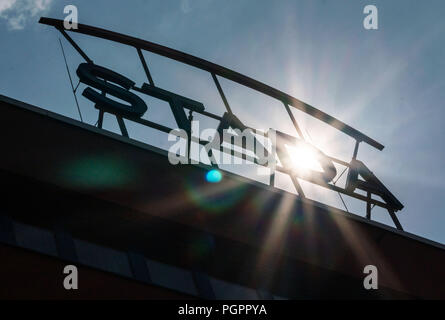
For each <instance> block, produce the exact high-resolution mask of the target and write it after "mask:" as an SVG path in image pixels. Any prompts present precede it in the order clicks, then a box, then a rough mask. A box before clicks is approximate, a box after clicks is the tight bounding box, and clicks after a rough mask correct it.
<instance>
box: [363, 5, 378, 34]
mask: <svg viewBox="0 0 445 320" xmlns="http://www.w3.org/2000/svg"><path fill="white" fill-rule="evenodd" d="M363 13H364V14H368V15H367V16H366V17H365V19H363V27H365V29H366V30H370V29H374V30H377V29H378V28H379V21H378V12H377V7H376V6H374V5H367V6H366V7H365V8H364V9H363Z"/></svg>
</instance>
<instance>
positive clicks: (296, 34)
mask: <svg viewBox="0 0 445 320" xmlns="http://www.w3.org/2000/svg"><path fill="white" fill-rule="evenodd" d="M68 4H74V5H76V6H77V8H78V10H79V22H80V23H84V24H90V25H94V26H97V27H102V28H105V29H109V30H113V31H117V32H120V33H124V34H130V35H133V36H135V37H139V38H142V39H146V40H149V41H153V42H156V43H160V44H163V45H166V46H169V47H172V48H175V49H178V50H181V51H184V52H187V53H190V54H193V55H196V56H199V57H201V58H204V59H206V60H210V61H212V62H215V63H218V64H220V65H223V66H226V67H228V68H231V69H233V70H237V71H239V72H241V73H243V74H246V75H248V76H250V77H253V78H255V79H257V80H260V81H262V82H264V83H266V84H269V85H271V86H273V87H275V88H278V89H280V90H282V91H284V92H286V93H289V94H291V95H292V96H294V97H296V98H299V99H301V100H303V101H305V102H307V103H309V104H311V105H313V106H315V107H317V108H319V109H321V110H323V111H325V112H327V113H329V114H331V115H333V116H335V117H337V118H339V119H340V120H342V121H344V122H346V123H348V124H350V125H352V126H353V127H355V128H357V129H359V130H360V131H362V132H364V133H365V134H367V135H369V136H370V137H372V138H374V139H376V140H377V141H379V142H381V143H382V144H384V145H385V149H384V150H383V151H382V152H379V151H377V150H375V149H373V148H372V147H369V146H365V145H363V146H361V149H360V152H359V159H361V160H363V161H364V162H365V163H366V164H367V165H368V166H369V167H370V168H371V170H373V172H374V173H375V174H376V175H377V176H378V177H379V178H380V179H381V180H382V181H383V182H384V183H385V184H386V185H387V186H388V187H389V188H390V190H392V191H393V192H394V193H395V195H396V196H397V197H398V198H399V199H400V200H401V202H402V203H404V205H405V209H404V210H403V211H402V212H401V213H400V215H399V218H400V221H401V223H402V225H403V226H404V228H405V230H407V231H409V232H411V233H414V234H417V235H420V236H423V237H426V238H428V239H431V240H435V241H438V242H441V243H445V232H443V230H444V228H445V214H444V213H445V202H444V201H443V196H444V195H445V173H444V170H443V167H444V165H443V164H444V163H445V143H444V142H443V140H442V139H444V138H445V129H444V126H443V125H442V121H443V120H444V119H445V109H444V108H443V101H444V100H445V90H444V89H445V87H444V86H445V82H444V78H443V75H444V74H445V61H444V59H443V57H444V56H445V35H444V32H443V30H445V20H444V19H443V11H444V10H445V2H443V1H441V0H437V1H435V0H428V1H424V2H420V1H411V0H403V1H402V0H397V1H396V0H393V1H371V0H365V1H359V0H357V1H350V0H347V1H346V0H335V1H334V0H299V1H296V0H294V1H258V0H257V1H254V0H241V1H235V0H228V1H216V0H182V1H154V0H150V1H143V0H133V1H126V2H123V1H114V0H111V1H110V0H107V1H105V0H103V1H102V0H100V1H86V0H84V1H55V0H52V1H51V0H16V1H14V0H0V40H1V41H0V42H1V50H0V61H1V62H0V72H1V77H0V94H3V95H6V96H10V97H12V98H15V99H18V100H22V101H25V102H28V103H31V104H34V105H37V106H40V107H44V108H47V109H49V110H51V111H54V112H58V113H61V114H64V115H67V116H70V117H73V118H76V119H77V118H78V115H77V110H76V108H75V105H74V102H73V98H72V93H71V91H70V85H69V82H68V80H67V75H66V70H65V66H64V62H63V58H62V55H61V52H60V47H59V43H58V38H59V34H58V33H57V32H56V31H55V30H54V29H53V28H50V27H48V26H44V25H40V24H38V23H37V22H38V19H39V17H40V16H48V17H53V18H60V19H62V18H63V17H64V14H63V8H64V6H65V5H68ZM368 4H374V5H376V6H377V8H378V13H379V29H378V30H372V31H370V30H365V29H364V28H363V24H362V22H363V18H364V16H365V15H364V14H363V8H364V7H365V6H366V5H368ZM73 38H74V39H75V40H76V41H77V42H78V43H79V44H80V45H81V47H82V48H83V49H84V50H85V51H86V52H87V53H88V55H90V56H91V58H92V59H93V60H94V61H95V62H96V63H98V64H100V65H103V66H106V67H110V68H112V69H113V70H115V71H117V72H120V73H122V74H123V75H126V76H128V77H129V78H131V79H133V80H134V81H135V82H136V83H137V84H138V85H141V84H142V82H144V81H145V82H146V80H145V77H144V74H143V73H142V70H141V68H140V65H139V61H138V60H137V55H136V52H135V50H134V49H133V48H126V47H123V48H122V47H120V46H117V45H116V44H113V43H110V42H107V41H104V40H101V41H93V39H92V38H89V37H86V36H79V35H73ZM64 46H65V51H66V53H67V59H68V62H69V66H70V70H71V72H72V74H73V75H74V73H75V69H76V67H77V65H78V64H79V63H80V62H82V60H81V58H80V57H79V56H78V54H77V53H76V52H75V51H74V50H72V48H71V47H70V46H69V45H68V44H67V43H66V42H64ZM146 58H147V59H148V61H149V65H150V69H151V71H152V74H153V78H154V80H155V83H156V84H157V85H158V86H160V87H162V88H165V89H168V90H171V91H175V92H178V93H181V94H183V95H185V96H188V97H190V98H193V99H196V100H199V101H202V102H203V103H204V104H205V106H206V108H207V109H208V110H209V111H212V112H214V113H217V114H222V112H224V108H223V105H222V103H221V102H220V99H219V97H218V94H217V92H216V90H215V88H214V85H213V83H212V82H211V78H210V77H209V76H208V74H206V73H203V72H201V71H198V70H195V69H193V68H190V67H187V66H183V65H181V64H178V63H171V62H170V61H169V60H167V59H164V58H161V57H158V56H155V55H152V54H146ZM74 78H75V79H76V80H77V77H76V76H75V75H74ZM76 83H77V81H76ZM222 85H223V87H224V88H225V90H227V92H226V94H227V96H228V99H229V102H230V103H231V105H232V108H233V109H234V112H235V114H237V115H238V116H239V117H240V118H241V119H242V120H243V121H245V123H246V124H248V125H251V126H255V127H259V128H269V127H274V128H277V129H280V130H282V131H285V132H289V133H291V134H292V133H293V132H292V126H291V123H290V121H289V119H288V118H287V116H286V113H285V111H284V110H283V109H282V107H280V106H279V104H277V103H276V102H273V101H269V100H267V99H264V97H262V98H261V99H263V100H261V99H260V98H259V97H257V96H256V95H255V94H253V93H251V92H246V91H243V90H242V88H239V87H238V86H236V85H233V84H232V83H229V82H228V81H222ZM144 99H147V100H146V101H147V102H148V105H149V110H148V111H147V118H149V119H151V120H154V121H163V122H164V123H166V124H167V125H170V126H174V122H173V120H172V117H171V115H169V113H168V109H167V108H165V106H163V105H162V103H160V102H159V101H154V100H150V99H149V98H144ZM79 102H80V107H81V110H82V113H83V115H84V118H85V121H86V122H88V123H91V124H94V123H95V121H96V119H97V112H96V110H95V109H94V108H93V107H92V104H91V103H90V102H88V101H87V100H86V99H84V98H83V97H79ZM259 110H260V111H259ZM164 111H166V112H164ZM295 115H296V116H297V118H298V119H299V120H301V121H302V122H303V124H304V125H303V127H304V128H305V132H310V136H311V138H312V139H313V142H314V144H315V145H317V146H318V147H320V148H321V149H322V150H324V151H326V149H328V150H327V151H329V153H330V152H332V153H335V152H338V156H339V157H342V158H343V159H345V160H348V159H347V157H350V152H352V151H351V148H352V145H353V143H352V141H351V139H348V138H347V137H340V136H341V134H340V135H339V134H337V133H335V132H333V131H330V129H329V128H325V127H323V126H322V125H320V124H319V123H315V122H312V121H311V120H310V119H307V118H305V117H304V116H303V115H301V114H299V113H298V112H296V113H295ZM105 127H108V128H109V129H110V130H116V126H115V124H114V121H113V119H111V118H109V119H107V118H106V121H105ZM130 130H133V131H134V132H135V133H134V135H135V136H140V137H141V139H142V140H144V139H145V141H147V142H150V143H151V142H153V141H150V140H148V139H147V135H146V133H145V132H142V131H141V130H142V129H141V128H136V127H131V128H130ZM130 134H132V132H131V131H130ZM334 138H335V139H337V138H338V140H339V141H341V142H339V141H336V142H335V143H334V142H333V141H334ZM156 139H158V140H157V141H155V142H154V144H155V145H156V143H158V144H162V141H161V139H162V138H160V137H156ZM341 139H344V140H341ZM348 152H349V153H348ZM333 155H335V154H333ZM337 200H338V199H337ZM351 207H352V208H355V206H354V205H353V204H352V205H351ZM374 217H375V219H376V220H378V221H382V222H384V223H388V224H391V222H390V220H388V218H387V215H386V214H385V213H384V212H383V211H382V212H379V211H376V213H375V215H374Z"/></svg>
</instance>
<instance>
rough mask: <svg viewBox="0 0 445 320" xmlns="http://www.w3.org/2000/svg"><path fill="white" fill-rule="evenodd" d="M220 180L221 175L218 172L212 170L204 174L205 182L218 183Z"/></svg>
mask: <svg viewBox="0 0 445 320" xmlns="http://www.w3.org/2000/svg"><path fill="white" fill-rule="evenodd" d="M221 179H222V173H221V171H219V170H216V169H212V170H210V171H209V172H207V174H206V180H207V182H210V183H218V182H220V181H221Z"/></svg>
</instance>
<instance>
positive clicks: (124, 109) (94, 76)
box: [76, 63, 147, 117]
mask: <svg viewBox="0 0 445 320" xmlns="http://www.w3.org/2000/svg"><path fill="white" fill-rule="evenodd" d="M76 73H77V76H78V77H79V79H80V81H81V82H83V83H85V84H86V85H89V86H92V87H94V88H96V89H98V90H101V91H103V92H105V93H108V94H110V95H112V96H114V97H116V98H119V99H121V100H124V101H126V102H128V103H129V105H126V104H123V103H120V102H117V101H115V100H113V99H110V98H108V97H106V96H105V95H104V94H101V93H99V92H97V91H95V90H93V89H91V88H90V87H88V88H86V89H85V90H84V91H83V92H82V95H83V96H84V97H85V98H87V99H88V100H91V101H92V102H94V103H96V108H97V107H100V108H103V109H105V111H108V112H111V113H118V114H121V115H126V116H133V117H135V116H136V117H142V116H143V115H144V113H145V111H147V105H146V104H145V102H144V101H143V100H142V99H141V98H139V97H138V96H137V95H135V94H134V93H132V92H130V91H129V90H130V88H132V87H133V86H134V82H133V81H131V80H130V79H128V78H126V77H124V76H123V75H121V74H119V73H117V72H114V71H112V70H110V69H107V68H104V67H101V66H98V65H95V64H93V63H81V64H80V65H79V67H78V68H77V71H76ZM99 78H102V79H104V80H102V79H99ZM113 83H115V84H117V85H119V86H120V87H119V86H117V85H115V84H113Z"/></svg>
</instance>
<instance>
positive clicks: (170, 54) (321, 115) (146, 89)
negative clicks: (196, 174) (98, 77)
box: [39, 17, 403, 230]
mask: <svg viewBox="0 0 445 320" xmlns="http://www.w3.org/2000/svg"><path fill="white" fill-rule="evenodd" d="M39 22H40V23H42V24H46V25H49V26H53V27H55V28H56V29H57V30H58V31H59V32H60V33H61V34H62V35H63V36H64V37H65V38H66V40H67V41H68V42H69V43H70V44H71V45H72V46H73V48H74V49H75V50H76V51H77V52H78V53H79V54H80V55H81V56H82V57H83V59H84V60H85V61H86V63H87V64H88V65H89V66H96V65H95V64H94V62H93V60H92V59H90V57H89V56H88V55H87V54H86V53H85V52H84V51H83V50H82V49H81V48H80V47H79V46H78V45H77V44H76V43H75V42H74V40H73V39H72V38H71V37H70V36H69V35H68V34H67V33H66V30H65V29H64V26H63V20H58V19H52V18H44V17H42V18H40V21H39ZM67 31H70V32H75V33H80V34H85V35H89V36H93V37H97V38H102V39H106V40H110V41H113V42H117V43H121V44H123V45H127V46H131V47H134V48H135V49H136V52H137V54H138V57H139V59H140V61H141V64H142V68H143V70H144V72H145V74H146V76H147V80H148V82H149V83H148V84H147V83H144V84H143V85H142V86H141V87H137V86H135V85H134V83H132V84H131V83H130V84H128V88H126V89H127V90H129V89H133V90H135V91H136V92H140V93H144V94H147V95H150V96H153V97H156V98H159V99H162V100H165V101H167V102H168V103H169V104H170V106H171V108H172V111H173V113H174V115H175V119H176V121H177V122H178V125H180V126H181V124H180V122H182V124H183V126H184V127H187V126H189V124H188V123H189V122H190V123H191V121H192V119H193V112H197V113H199V114H202V115H204V116H207V117H210V118H212V119H215V120H218V121H219V122H220V124H222V123H224V122H225V121H226V122H227V119H230V120H232V121H238V122H239V123H241V122H240V121H239V120H238V118H236V117H235V116H234V114H233V113H232V109H231V108H230V105H229V102H228V101H227V98H226V96H225V94H224V91H223V89H222V87H221V85H220V83H219V80H218V77H223V78H225V79H228V80H231V81H233V82H236V83H238V84H240V85H242V86H245V87H248V88H250V89H253V90H255V91H257V92H260V93H263V94H265V95H267V96H269V97H271V98H274V99H276V100H278V101H280V102H282V103H283V106H284V108H285V109H286V111H287V113H288V115H289V117H290V119H291V121H292V123H293V125H294V127H295V129H296V131H297V133H298V135H299V137H300V138H301V139H302V140H304V136H303V134H302V131H301V129H300V127H299V125H298V123H297V121H296V119H295V117H294V116H293V114H292V111H291V109H290V107H293V108H296V109H298V110H300V111H302V112H304V113H306V114H308V115H309V116H311V117H313V118H316V119H318V120H320V121H322V122H324V123H326V124H328V125H329V126H331V127H334V128H336V129H337V130H339V131H341V132H343V133H344V134H346V135H348V136H349V137H351V138H353V139H354V140H355V147H354V151H353V155H352V160H351V162H350V163H348V162H345V161H342V160H340V159H336V158H333V157H330V156H328V155H324V154H323V156H324V157H325V158H326V159H327V161H330V162H331V163H333V162H335V163H337V164H340V165H342V166H344V167H346V168H345V170H343V172H342V173H341V174H340V176H339V177H338V178H337V179H336V181H334V182H333V183H329V182H332V180H330V181H320V179H311V178H310V177H307V178H303V179H304V180H307V181H309V182H311V183H314V184H317V185H319V186H322V187H325V188H328V189H330V190H333V191H336V192H338V193H339V195H340V198H341V200H342V202H343V204H345V203H344V201H343V198H342V197H341V194H345V195H348V196H350V197H353V198H355V199H358V200H361V201H364V202H366V218H367V219H371V210H372V207H373V206H378V207H381V208H385V209H387V210H388V213H389V215H390V217H391V218H392V220H393V222H394V224H395V226H396V228H397V229H399V230H403V228H402V226H401V224H400V222H399V220H398V219H397V216H396V215H395V212H396V211H398V210H401V209H402V208H403V205H402V204H401V203H400V201H398V200H397V198H396V197H395V196H394V195H393V194H392V193H391V192H390V191H389V190H388V189H387V188H386V187H385V186H384V185H383V183H381V182H380V181H379V179H377V177H376V176H375V175H374V174H373V173H372V172H371V171H370V170H369V169H368V168H367V167H366V166H365V165H364V163H363V162H361V161H359V160H357V154H358V149H359V145H360V143H361V142H364V143H367V144H368V145H370V146H372V147H374V148H376V149H378V150H383V148H384V146H383V145H382V144H380V143H379V142H377V141H376V140H374V139H372V138H370V137H369V136H367V135H365V134H363V133H362V132H360V131H358V130H356V129H354V128H352V127H351V126H349V125H347V124H345V123H343V122H342V121H340V120H338V119H336V118H334V117H332V116H330V115H328V114H326V113H325V112H323V111H321V110H319V109H317V108H315V107H313V106H311V105H309V104H307V103H304V102H302V101H300V100H298V99H297V98H294V97H292V96H290V95H288V94H286V93H284V92H282V91H280V90H277V89H275V88H272V87H270V86H268V85H266V84H264V83H262V82H259V81H257V80H254V79H252V78H250V77H247V76H245V75H242V74H240V73H238V72H236V71H233V70H230V69H228V68H225V67H222V66H220V65H217V64H214V63H212V62H209V61H206V60H204V59H201V58H198V57H195V56H192V55H189V54H187V53H184V52H181V51H178V50H174V49H171V48H168V47H165V46H162V45H159V44H156V43H153V42H149V41H145V40H141V39H138V38H135V37H131V36H127V35H123V34H120V33H116V32H112V31H109V30H105V29H101V28H97V27H93V26H89V25H84V24H78V28H77V29H70V30H67ZM142 50H145V51H149V52H152V53H155V54H158V55H161V56H164V57H166V58H169V59H172V60H176V61H178V62H181V63H184V64H187V65H190V66H193V67H196V68H198V69H201V70H204V71H207V72H209V73H210V74H211V76H212V79H213V81H214V83H215V86H216V88H217V90H218V92H219V94H220V96H221V99H222V101H223V103H224V106H225V107H226V110H227V112H226V113H225V114H224V115H223V116H219V115H215V114H212V113H210V112H207V111H205V108H204V106H203V104H202V103H200V102H198V101H195V100H192V99H189V98H187V97H183V96H180V95H177V94H175V93H172V92H169V91H166V90H164V89H161V88H158V87H156V85H155V83H154V81H153V78H152V75H151V73H150V70H149V67H148V64H147V61H146V59H145V58H144V55H143V53H142ZM98 67H99V66H98ZM99 68H100V67H99ZM78 72H79V71H78ZM110 72H112V71H110ZM117 76H119V74H117ZM127 80H128V79H127ZM82 82H84V83H86V82H85V81H82ZM130 82H131V81H130ZM86 84H87V85H88V84H89V83H86ZM87 89H88V88H87ZM87 89H86V90H87ZM84 95H85V92H84ZM103 95H105V93H104V92H103ZM90 100H91V99H90ZM96 108H98V109H99V118H98V127H99V128H102V123H103V116H104V113H105V112H108V113H111V114H114V115H115V116H116V119H117V122H118V124H119V128H120V130H121V133H122V135H123V136H125V137H129V135H128V131H127V129H126V127H125V123H124V121H123V119H128V120H130V121H134V122H137V123H140V124H143V125H145V126H148V127H151V128H155V129H157V130H160V131H162V132H165V133H170V132H171V130H172V128H168V127H166V126H164V125H162V124H159V123H155V122H152V121H149V120H146V119H142V118H141V117H140V116H136V115H132V114H123V113H122V112H118V111H115V110H110V109H109V108H104V107H103V106H101V105H100V104H99V105H98V104H96ZM183 109H188V110H189V116H188V117H187V118H185V117H184V115H182V114H180V113H175V111H179V110H181V111H182V110H183ZM181 117H182V118H181ZM244 127H245V128H247V129H250V130H252V132H254V133H256V132H257V130H256V129H254V128H249V127H247V126H244ZM281 134H282V133H281ZM262 135H264V133H262ZM266 136H267V133H266ZM190 137H192V136H191V135H190ZM287 138H290V139H296V138H295V137H290V136H289V137H287ZM191 140H193V139H192V138H190V139H189V144H190V141H191ZM198 143H200V144H203V145H205V144H206V143H208V141H199V140H198ZM221 151H222V152H226V153H229V154H231V155H232V156H235V157H241V158H243V159H246V158H248V159H249V160H250V161H252V162H254V163H257V159H256V158H255V157H249V156H247V155H246V154H244V153H242V152H238V151H236V150H233V149H232V148H227V147H222V150H221ZM334 168H335V167H334ZM276 170H277V171H280V172H283V173H286V174H288V175H289V176H290V177H291V178H292V181H293V183H294V185H295V187H296V189H297V192H298V196H300V197H302V198H304V197H305V195H304V192H303V190H302V188H301V186H300V184H299V182H298V180H297V178H296V177H295V176H293V174H292V172H290V170H289V169H288V168H285V167H280V166H277V167H276ZM345 171H348V173H347V180H346V187H345V188H342V187H339V186H336V185H335V184H336V182H337V181H338V179H339V178H340V177H341V176H342V175H343V174H344V173H345ZM359 176H360V177H361V178H362V179H359V178H358V177H359ZM298 178H300V177H298ZM270 179H271V185H272V186H273V180H274V173H271V177H270ZM356 189H359V190H362V191H364V192H365V193H366V196H364V195H363V194H360V193H358V192H355V190H356ZM373 194H374V195H377V196H380V197H381V198H382V199H383V201H380V200H377V199H374V198H372V195H373Z"/></svg>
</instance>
